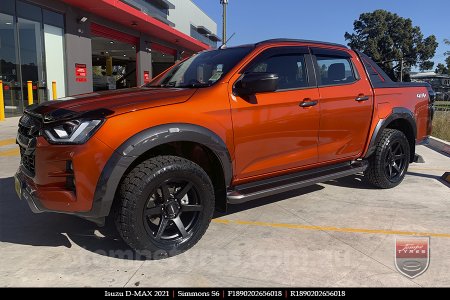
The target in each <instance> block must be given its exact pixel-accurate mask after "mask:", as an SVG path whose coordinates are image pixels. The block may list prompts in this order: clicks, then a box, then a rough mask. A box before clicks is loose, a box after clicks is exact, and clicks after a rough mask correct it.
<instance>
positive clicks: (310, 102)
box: [299, 99, 319, 107]
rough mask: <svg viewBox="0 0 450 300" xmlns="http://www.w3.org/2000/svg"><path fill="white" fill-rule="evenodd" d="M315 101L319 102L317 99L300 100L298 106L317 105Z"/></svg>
mask: <svg viewBox="0 0 450 300" xmlns="http://www.w3.org/2000/svg"><path fill="white" fill-rule="evenodd" d="M317 103H319V101H317V100H311V99H305V100H303V101H302V102H300V104H299V106H300V107H311V106H315V105H317Z"/></svg>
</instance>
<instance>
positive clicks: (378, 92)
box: [15, 39, 434, 259]
mask: <svg viewBox="0 0 450 300" xmlns="http://www.w3.org/2000/svg"><path fill="white" fill-rule="evenodd" d="M74 98H75V99H72V100H68V101H52V102H46V103H43V104H40V105H35V106H31V107H29V108H28V109H27V110H26V111H25V114H24V115H23V117H22V118H21V119H20V124H19V132H18V136H17V143H18V144H19V145H20V151H21V156H22V159H21V164H20V168H19V170H18V172H17V174H16V176H15V178H16V188H17V193H18V195H19V196H20V197H21V198H22V199H24V200H26V201H27V202H28V204H29V206H30V208H31V209H32V211H33V212H44V211H46V212H60V213H68V214H72V215H77V216H80V217H83V218H86V219H89V220H92V221H94V222H96V223H99V224H102V223H103V222H104V219H105V217H107V216H110V215H111V216H113V217H114V218H115V221H116V224H117V228H118V231H119V233H120V235H121V236H122V238H123V239H124V240H125V242H127V243H128V244H129V245H130V246H131V247H132V248H134V249H135V250H136V251H138V253H141V254H143V255H145V256H147V257H148V258H150V259H158V258H164V257H167V256H172V255H175V254H178V253H180V252H183V251H185V250H187V249H189V248H190V247H192V246H193V245H194V244H196V243H197V242H198V241H199V240H200V238H201V237H202V236H203V234H204V233H205V231H206V230H207V228H208V225H209V223H210V221H211V218H212V216H213V212H214V210H219V211H225V210H226V208H227V205H228V204H230V203H231V204H239V203H242V202H245V201H249V200H254V199H258V198H262V197H265V196H270V195H274V194H277V193H282V192H285V191H288V190H292V189H298V188H301V187H304V186H307V185H312V184H316V183H319V182H324V181H328V180H332V179H336V178H339V177H343V176H348V175H352V174H355V173H359V172H364V177H365V178H366V179H367V181H368V182H370V183H372V184H373V185H374V186H376V187H378V188H382V189H386V188H393V187H395V186H397V185H398V184H400V182H401V181H402V180H403V178H404V177H405V174H406V172H407V170H408V165H409V164H410V163H412V162H414V160H415V157H416V156H415V147H416V145H417V144H420V143H425V142H426V141H427V138H428V136H429V134H430V132H431V119H432V116H433V109H432V102H433V99H434V93H433V92H432V90H431V89H430V86H429V85H428V84H424V83H397V82H393V81H391V79H389V77H388V76H387V75H386V74H385V73H384V72H383V71H382V70H381V69H380V68H379V67H378V66H377V65H376V64H375V63H374V62H373V61H372V60H371V59H370V58H369V57H367V56H366V55H364V54H363V53H359V52H355V51H352V50H350V49H348V48H347V47H345V46H342V45H337V44H330V43H323V42H314V41H304V40H285V39H279V40H269V41H264V42H260V43H257V44H253V45H245V46H239V47H232V48H226V49H217V50H211V51H205V52H201V53H199V54H196V55H194V56H192V57H191V58H189V59H187V60H185V61H183V62H181V63H179V64H177V65H175V66H173V67H172V68H171V69H169V70H167V71H166V72H164V73H163V74H161V75H160V76H158V77H157V78H155V79H154V80H153V81H151V82H150V83H149V84H147V85H145V86H142V87H140V88H132V89H126V90H117V91H111V92H100V93H92V94H87V95H80V96H77V97H74Z"/></svg>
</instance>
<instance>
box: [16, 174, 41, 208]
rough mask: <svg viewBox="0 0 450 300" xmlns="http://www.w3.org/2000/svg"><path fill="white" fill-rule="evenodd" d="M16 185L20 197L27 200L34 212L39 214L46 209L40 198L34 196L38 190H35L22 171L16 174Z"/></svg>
mask: <svg viewBox="0 0 450 300" xmlns="http://www.w3.org/2000/svg"><path fill="white" fill-rule="evenodd" d="M14 186H15V188H16V193H17V196H18V197H19V199H20V200H25V201H27V203H28V206H29V207H30V209H31V211H32V212H34V213H35V214H37V213H41V212H43V211H44V210H43V208H42V206H41V203H40V201H39V199H37V198H36V197H35V196H33V194H34V193H35V192H36V190H34V189H33V188H32V186H31V185H30V184H28V183H27V182H26V179H25V177H24V176H23V174H22V172H20V171H18V172H17V173H16V175H14Z"/></svg>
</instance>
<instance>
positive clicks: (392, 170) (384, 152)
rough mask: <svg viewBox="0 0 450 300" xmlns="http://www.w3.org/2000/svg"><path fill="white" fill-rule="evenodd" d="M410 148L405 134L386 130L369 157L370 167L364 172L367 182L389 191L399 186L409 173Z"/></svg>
mask: <svg viewBox="0 0 450 300" xmlns="http://www.w3.org/2000/svg"><path fill="white" fill-rule="evenodd" d="M409 158H410V147H409V143H408V139H407V138H406V136H405V135H404V134H403V132H401V131H399V130H396V129H385V130H384V131H383V132H382V134H381V137H380V139H379V141H378V143H377V145H376V150H375V152H374V153H373V154H372V156H370V157H369V167H368V168H367V170H366V171H365V172H364V177H365V178H366V179H367V181H368V182H369V183H371V184H373V185H374V186H376V187H379V188H382V189H389V188H393V187H395V186H397V185H399V184H400V183H401V182H402V181H403V178H404V177H405V175H406V172H407V171H408V166H409Z"/></svg>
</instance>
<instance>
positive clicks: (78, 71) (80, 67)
mask: <svg viewBox="0 0 450 300" xmlns="http://www.w3.org/2000/svg"><path fill="white" fill-rule="evenodd" d="M86 76H87V68H86V64H75V81H76V82H86V81H87V78H86Z"/></svg>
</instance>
